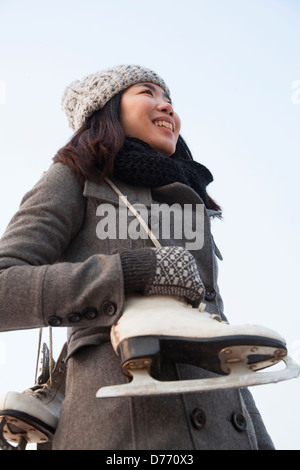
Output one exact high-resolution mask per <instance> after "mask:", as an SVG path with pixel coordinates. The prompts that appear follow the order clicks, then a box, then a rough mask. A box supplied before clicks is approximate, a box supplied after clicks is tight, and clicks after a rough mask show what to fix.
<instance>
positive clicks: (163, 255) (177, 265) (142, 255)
mask: <svg viewBox="0 0 300 470" xmlns="http://www.w3.org/2000/svg"><path fill="white" fill-rule="evenodd" d="M120 256H121V262H122V267H123V273H124V288H125V293H130V292H142V293H143V294H144V295H172V296H176V297H184V298H185V299H186V300H187V301H188V302H190V303H191V304H192V305H195V306H198V305H199V304H200V302H201V300H202V298H203V293H204V286H203V283H202V280H201V278H200V275H199V272H198V269H197V265H196V262H195V259H194V257H193V256H192V255H191V253H190V252H189V251H187V250H185V249H184V248H181V247H177V246H176V247H163V248H143V249H140V250H133V251H124V252H123V253H122V254H121V255H120Z"/></svg>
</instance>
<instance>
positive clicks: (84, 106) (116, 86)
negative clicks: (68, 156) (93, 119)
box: [62, 65, 170, 131]
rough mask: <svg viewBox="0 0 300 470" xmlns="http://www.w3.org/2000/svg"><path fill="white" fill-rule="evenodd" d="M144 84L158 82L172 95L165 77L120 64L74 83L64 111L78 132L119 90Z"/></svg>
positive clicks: (68, 93)
mask: <svg viewBox="0 0 300 470" xmlns="http://www.w3.org/2000/svg"><path fill="white" fill-rule="evenodd" d="M141 82H151V83H155V84H156V85H159V86H161V87H162V89H163V90H164V91H165V92H166V93H167V94H168V95H169V94H170V92H169V89H168V87H167V86H166V84H165V82H164V80H163V79H162V78H160V77H159V76H158V75H157V74H156V73H155V72H153V71H152V70H150V69H148V68H145V67H142V66H140V65H118V66H115V67H111V68H108V69H105V70H103V71H100V72H96V73H93V74H91V75H87V76H86V77H84V78H83V79H82V80H76V81H74V82H72V83H71V84H70V85H69V86H67V88H66V89H65V92H64V94H63V97H62V108H63V110H64V112H65V113H66V115H67V118H68V122H69V125H70V127H71V128H72V129H73V130H74V131H77V130H78V129H79V128H80V127H81V126H82V125H83V124H84V123H85V122H86V120H87V119H88V118H89V117H90V116H91V115H92V114H93V113H94V112H95V111H97V110H98V109H101V108H103V106H104V105H105V104H106V103H107V102H108V101H109V100H110V99H111V98H112V97H113V96H115V95H116V94H117V93H119V91H122V90H125V89H126V88H128V87H130V86H131V85H135V84H136V83H141Z"/></svg>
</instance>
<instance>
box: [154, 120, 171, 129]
mask: <svg viewBox="0 0 300 470" xmlns="http://www.w3.org/2000/svg"><path fill="white" fill-rule="evenodd" d="M154 124H155V125H156V126H158V127H166V128H167V129H170V130H171V131H173V126H172V124H171V123H170V122H167V121H155V122H154Z"/></svg>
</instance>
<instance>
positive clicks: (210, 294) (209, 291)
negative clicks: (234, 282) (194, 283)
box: [205, 286, 216, 302]
mask: <svg viewBox="0 0 300 470" xmlns="http://www.w3.org/2000/svg"><path fill="white" fill-rule="evenodd" d="M215 298H216V291H215V289H214V288H213V287H210V286H205V300H208V301H209V302H211V301H212V300H215Z"/></svg>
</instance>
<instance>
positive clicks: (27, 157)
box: [0, 0, 300, 450]
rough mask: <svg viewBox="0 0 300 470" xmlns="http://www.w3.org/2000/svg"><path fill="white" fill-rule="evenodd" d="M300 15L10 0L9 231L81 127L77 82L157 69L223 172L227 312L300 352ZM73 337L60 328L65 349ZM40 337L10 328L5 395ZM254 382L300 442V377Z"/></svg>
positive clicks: (281, 439) (2, 340)
mask: <svg viewBox="0 0 300 470" xmlns="http://www.w3.org/2000/svg"><path fill="white" fill-rule="evenodd" d="M299 20H300V2H299V1H298V0H281V1H280V0H185V1H184V2H183V1H182V0H164V1H161V0H152V1H151V2H141V1H137V0H127V1H126V2H125V1H124V0H107V1H106V0H98V1H97V0H70V1H69V0H52V1H43V0H39V1H37V0H36V1H34V0H27V1H26V2H25V1H21V0H0V158H1V160H0V201H1V213H0V214H1V217H0V233H3V231H4V230H5V228H6V225H7V223H8V222H9V220H10V218H11V216H12V215H13V214H14V212H15V211H16V210H17V208H18V205H19V203H20V200H21V198H22V196H23V195H24V193H25V192H26V191H27V190H29V189H30V188H31V187H32V186H33V185H34V184H35V182H36V181H37V180H38V178H39V177H40V175H41V174H42V172H43V171H44V170H46V169H47V168H48V167H49V166H50V164H51V159H52V157H53V156H54V154H55V153H56V151H57V150H58V148H60V147H61V146H63V145H64V144H65V143H66V142H67V140H68V139H69V138H70V136H71V134H72V132H71V130H70V129H69V128H68V125H67V120H66V117H65V116H64V114H63V112H62V111H61V107H60V100H61V96H62V93H63V91H64V88H65V86H66V85H68V84H69V83H70V82H71V81H73V80H75V79H81V78H82V77H83V76H85V75H87V74H89V73H93V72H95V71H97V70H101V69H103V68H106V67H109V66H112V65H117V64H124V63H125V64H127V63H135V64H140V65H144V66H146V67H149V68H152V69H153V70H155V71H156V72H157V73H159V74H160V75H161V76H162V77H163V78H164V79H165V81H166V82H167V84H168V86H169V87H170V89H171V92H172V98H173V102H174V106H175V109H176V111H177V112H178V113H179V115H180V116H181V119H182V135H183V137H184V138H185V139H186V140H187V142H188V144H189V146H190V148H191V150H192V152H193V155H194V158H195V160H197V161H199V162H201V163H203V164H204V165H206V166H207V167H208V168H209V169H210V170H211V171H212V173H213V175H214V182H213V183H212V184H211V185H210V187H209V191H210V194H211V195H212V196H213V197H214V198H215V199H216V200H217V201H218V202H219V203H220V204H221V205H222V207H223V215H224V220H223V221H219V220H218V221H216V220H215V221H214V222H213V231H214V236H215V240H216V243H217V245H218V246H219V248H220V250H221V252H222V254H223V257H224V260H223V261H222V262H221V263H220V281H219V283H220V288H221V292H222V295H223V298H224V302H225V313H226V315H227V316H228V318H229V319H230V321H231V322H232V323H258V324H262V325H265V326H268V327H271V328H273V329H275V330H277V331H279V332H280V333H281V334H282V335H283V336H284V337H285V338H286V340H287V342H288V346H289V350H290V354H291V355H292V356H293V358H294V359H296V360H299V361H300V319H299V300H298V292H299V199H300V198H299V170H300V167H299V150H300V143H299V130H300V68H299V66H300V54H299V39H300V33H299ZM24 302H26V299H24ZM65 335H66V332H65V331H64V330H63V329H57V330H55V331H54V339H55V354H56V356H57V354H58V353H59V351H60V347H61V345H62V343H63V341H64V339H65ZM44 339H45V340H47V330H45V332H44ZM37 340H38V332H37V331H22V332H10V333H2V334H1V335H0V393H4V392H6V391H8V390H19V391H22V390H23V389H24V388H27V387H29V386H31V385H33V381H34V373H35V361H36V348H37ZM87 386H88V384H87ZM252 391H253V394H254V396H255V400H256V403H257V406H258V408H259V410H260V412H261V414H262V416H263V419H264V421H265V424H266V426H267V429H268V430H269V432H270V434H271V436H272V438H273V441H274V443H275V446H276V448H277V449H297V450H299V449H300V435H299V424H300V408H299V399H298V397H299V391H300V380H292V381H289V382H285V383H280V384H277V385H267V386H263V387H255V388H253V389H252Z"/></svg>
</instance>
